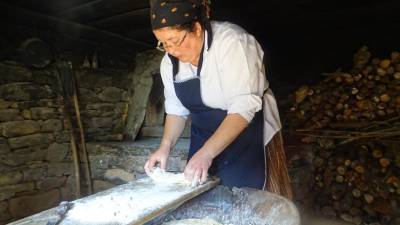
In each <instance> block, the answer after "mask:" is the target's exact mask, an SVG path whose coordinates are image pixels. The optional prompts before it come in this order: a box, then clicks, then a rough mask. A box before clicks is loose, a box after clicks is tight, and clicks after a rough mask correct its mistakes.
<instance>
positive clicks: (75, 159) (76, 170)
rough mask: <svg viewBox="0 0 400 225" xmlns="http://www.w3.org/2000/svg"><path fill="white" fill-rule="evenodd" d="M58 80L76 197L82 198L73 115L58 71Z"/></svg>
mask: <svg viewBox="0 0 400 225" xmlns="http://www.w3.org/2000/svg"><path fill="white" fill-rule="evenodd" d="M57 69H58V70H60V68H59V66H58V65H57ZM57 80H58V84H59V86H60V88H61V89H62V91H61V92H62V95H60V102H61V104H60V107H61V111H62V113H63V114H64V116H65V120H66V123H67V124H66V125H67V126H68V129H69V139H70V145H71V152H72V160H73V162H74V174H75V197H76V198H80V197H81V176H80V168H79V157H78V150H77V149H76V141H75V135H74V131H73V127H72V122H71V115H70V113H69V111H68V109H67V107H68V104H67V103H66V101H65V99H66V98H67V97H66V96H67V95H66V93H65V90H64V88H63V86H64V85H63V83H62V79H61V77H60V73H59V72H58V71H57Z"/></svg>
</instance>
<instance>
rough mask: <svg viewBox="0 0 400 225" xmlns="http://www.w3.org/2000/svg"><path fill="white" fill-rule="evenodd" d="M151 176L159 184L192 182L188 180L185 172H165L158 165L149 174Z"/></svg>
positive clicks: (186, 183) (185, 183) (187, 183)
mask: <svg viewBox="0 0 400 225" xmlns="http://www.w3.org/2000/svg"><path fill="white" fill-rule="evenodd" d="M149 177H150V178H151V179H152V180H153V181H154V182H155V183H157V184H164V185H168V184H182V185H188V186H190V185H191V183H190V182H189V181H188V180H186V178H185V176H184V174H183V173H171V172H165V171H164V170H162V169H160V168H158V167H156V168H155V169H154V170H153V172H151V173H150V174H149Z"/></svg>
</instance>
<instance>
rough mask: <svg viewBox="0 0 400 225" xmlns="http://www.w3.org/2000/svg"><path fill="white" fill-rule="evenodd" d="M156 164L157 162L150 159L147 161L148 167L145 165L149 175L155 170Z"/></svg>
mask: <svg viewBox="0 0 400 225" xmlns="http://www.w3.org/2000/svg"><path fill="white" fill-rule="evenodd" d="M155 164H156V160H154V159H152V158H150V159H149V160H147V162H146V165H145V171H146V173H147V175H148V174H150V173H151V172H153V169H154V165H155ZM146 168H147V170H146Z"/></svg>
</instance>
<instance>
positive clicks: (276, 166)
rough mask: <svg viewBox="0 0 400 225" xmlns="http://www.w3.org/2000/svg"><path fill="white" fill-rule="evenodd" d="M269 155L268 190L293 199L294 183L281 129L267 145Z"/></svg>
mask: <svg viewBox="0 0 400 225" xmlns="http://www.w3.org/2000/svg"><path fill="white" fill-rule="evenodd" d="M266 151H267V152H266V155H267V175H268V178H267V179H268V180H267V190H268V191H269V192H272V193H275V194H278V195H281V196H284V197H286V198H288V199H290V200H292V199H293V192H292V185H291V183H290V177H289V172H288V168H287V162H286V154H285V149H284V146H283V138H282V133H281V131H279V132H277V133H276V134H275V136H274V137H273V138H272V140H271V141H270V143H268V145H267V146H266Z"/></svg>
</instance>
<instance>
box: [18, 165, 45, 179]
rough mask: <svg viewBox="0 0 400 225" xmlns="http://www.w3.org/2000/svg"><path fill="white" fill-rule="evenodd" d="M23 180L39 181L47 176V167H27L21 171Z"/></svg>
mask: <svg viewBox="0 0 400 225" xmlns="http://www.w3.org/2000/svg"><path fill="white" fill-rule="evenodd" d="M22 173H23V181H25V182H26V181H41V180H43V179H45V177H46V176H47V167H45V166H43V167H38V168H29V169H27V170H24V171H22Z"/></svg>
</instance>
